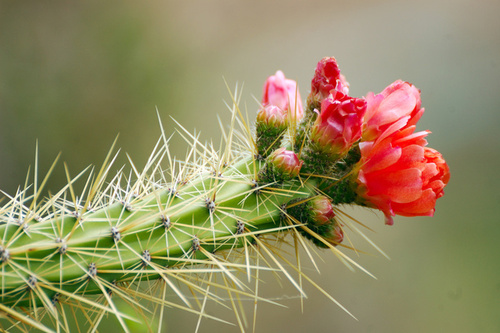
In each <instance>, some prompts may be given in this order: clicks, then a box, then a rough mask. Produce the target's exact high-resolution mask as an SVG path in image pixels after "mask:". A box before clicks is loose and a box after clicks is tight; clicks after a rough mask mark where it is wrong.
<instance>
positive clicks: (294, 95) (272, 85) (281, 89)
mask: <svg viewBox="0 0 500 333" xmlns="http://www.w3.org/2000/svg"><path fill="white" fill-rule="evenodd" d="M262 105H263V106H267V105H274V106H277V107H279V108H280V109H281V110H283V111H285V113H287V112H293V115H295V117H296V119H297V121H299V120H301V119H302V117H303V115H304V110H303V108H302V101H301V99H300V94H299V91H298V90H297V82H295V81H294V80H290V79H287V78H285V74H283V72H282V71H277V72H276V74H275V75H272V76H270V77H268V78H267V80H266V83H265V84H264V93H263V96H262Z"/></svg>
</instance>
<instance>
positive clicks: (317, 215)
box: [309, 195, 335, 225]
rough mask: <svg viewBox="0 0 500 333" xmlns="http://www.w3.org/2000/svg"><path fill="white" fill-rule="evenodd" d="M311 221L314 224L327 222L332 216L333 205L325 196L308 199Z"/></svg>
mask: <svg viewBox="0 0 500 333" xmlns="http://www.w3.org/2000/svg"><path fill="white" fill-rule="evenodd" d="M309 209H310V214H311V222H313V223H314V224H316V225H324V224H326V223H329V222H330V221H331V220H332V219H333V218H334V217H335V213H334V212H333V206H332V203H331V201H330V199H328V198H327V197H325V196H323V195H320V196H317V197H315V198H314V199H312V200H310V201H309Z"/></svg>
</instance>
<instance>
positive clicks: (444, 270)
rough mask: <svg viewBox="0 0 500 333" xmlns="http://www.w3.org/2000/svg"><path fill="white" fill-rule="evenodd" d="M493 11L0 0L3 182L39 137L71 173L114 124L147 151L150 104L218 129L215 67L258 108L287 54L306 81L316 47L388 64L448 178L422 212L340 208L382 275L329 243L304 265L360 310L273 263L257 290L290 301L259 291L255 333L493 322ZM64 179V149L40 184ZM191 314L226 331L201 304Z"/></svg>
mask: <svg viewBox="0 0 500 333" xmlns="http://www.w3.org/2000/svg"><path fill="white" fill-rule="evenodd" d="M499 13H500V2H499V1H498V0H481V1H476V0H420V1H401V0H394V1H371V0H364V1H350V2H344V1H331V0H330V1H326V0H325V1H307V2H306V1H299V0H289V1H275V2H270V1H263V0H258V1H222V0H217V1H192V0H188V1H182V2H181V1H147V2H138V1H131V0H130V1H105V2H103V1H86V2H81V3H74V2H67V1H51V2H42V1H0V188H1V189H2V190H4V191H5V192H6V193H9V194H14V193H15V191H16V189H17V186H18V185H19V184H22V183H24V179H25V175H26V172H27V170H28V166H29V165H33V163H34V152H35V142H36V140H38V142H39V147H40V162H39V166H40V170H41V172H46V170H47V169H48V168H49V166H50V164H51V163H52V160H53V159H54V158H55V156H56V155H57V153H58V152H59V151H62V152H63V155H62V159H63V160H64V161H66V162H67V163H68V165H69V169H70V170H71V173H72V174H73V175H75V174H76V173H77V172H79V171H80V170H82V169H83V168H85V167H86V166H87V165H89V164H96V165H100V163H101V162H102V160H103V159H104V156H105V155H106V153H107V151H108V149H109V147H110V145H111V143H112V141H113V139H114V138H115V136H116V135H117V134H118V133H120V138H119V143H118V146H120V147H122V148H123V151H124V152H128V153H129V154H130V155H131V156H132V158H133V159H134V162H135V163H136V164H137V165H138V166H139V167H142V166H143V165H144V164H145V162H146V159H147V156H148V154H149V152H150V151H151V150H152V148H153V145H154V143H155V142H156V140H157V138H158V137H159V135H160V130H159V126H158V121H157V116H156V111H155V109H156V108H158V110H159V113H160V115H161V117H162V119H163V122H164V125H165V128H166V131H167V133H169V132H172V131H173V129H174V127H175V126H174V124H173V121H171V119H170V116H172V117H174V118H175V119H177V120H178V121H180V122H181V123H182V124H184V125H185V126H186V128H187V129H189V130H195V129H196V130H201V131H202V135H201V138H202V140H209V139H211V138H213V139H214V141H217V142H218V140H219V130H218V121H217V118H216V114H219V115H221V117H222V118H223V119H227V116H228V113H227V111H226V109H225V105H224V100H226V101H230V98H229V94H228V93H227V91H226V88H225V84H224V80H223V77H224V78H225V80H226V81H227V82H228V84H229V86H230V87H231V88H234V87H235V86H236V83H239V85H241V84H242V83H244V94H243V98H242V103H243V104H242V105H244V106H246V107H247V108H248V110H249V111H250V112H253V110H255V109H256V108H257V103H256V102H255V100H254V96H255V97H256V98H257V99H260V95H261V90H262V85H263V82H264V80H265V79H266V77H267V76H268V75H271V74H273V73H274V72H275V71H276V70H278V69H281V70H283V71H284V72H285V74H286V75H287V77H290V78H293V79H296V80H297V81H298V82H299V86H300V89H301V93H302V97H303V98H305V97H306V96H307V94H308V89H309V82H310V78H311V76H312V73H313V70H314V67H315V64H316V62H317V61H318V60H319V59H321V58H322V57H324V56H335V57H336V58H337V60H338V62H339V64H340V67H341V70H342V72H343V73H344V74H345V75H346V77H347V79H348V81H349V82H350V84H351V95H353V96H362V95H364V94H366V92H368V91H374V92H379V91H381V90H382V89H383V88H384V87H385V86H387V85H388V84H389V83H391V82H393V81H394V80H396V79H403V80H407V81H410V82H412V83H414V84H415V85H416V86H417V87H418V88H420V89H421V90H422V99H423V106H424V107H425V108H426V113H425V115H424V117H423V118H422V120H421V121H420V124H419V129H420V130H423V129H430V130H431V131H432V132H433V134H431V135H430V137H429V142H430V146H432V147H434V148H436V149H438V150H440V151H441V152H442V153H443V155H444V156H445V158H446V159H447V161H448V163H449V165H450V168H451V173H452V178H451V182H450V184H449V186H448V187H447V189H446V195H445V196H444V197H443V198H442V199H440V200H439V202H438V205H437V212H436V216H435V217H434V218H412V219H408V218H397V219H396V222H395V226H393V227H387V226H384V225H383V218H382V216H380V215H378V216H377V215H375V214H373V213H371V212H366V211H362V210H354V211H353V214H355V215H356V216H357V217H359V218H360V219H362V220H363V221H364V222H365V223H367V224H368V225H369V226H370V227H373V229H374V230H375V231H374V232H373V233H370V234H369V235H370V237H371V238H372V239H373V240H374V241H375V242H376V243H377V244H378V245H380V246H381V247H382V248H383V249H384V250H385V251H386V252H387V254H388V255H389V256H390V257H391V260H390V261H389V260H386V259H385V258H383V257H382V256H380V255H377V254H376V253H375V251H374V250H372V249H370V248H369V247H368V246H367V245H363V244H360V245H359V246H360V247H361V248H362V249H364V250H367V251H369V252H370V253H372V254H375V255H373V256H372V255H361V256H360V257H359V260H358V261H359V262H360V263H361V264H362V265H363V266H364V267H366V268H367V269H368V270H369V271H371V272H372V273H373V274H375V275H376V276H377V278H378V279H377V280H374V279H372V278H370V277H368V276H367V275H365V274H363V273H361V272H356V273H352V272H350V271H349V270H347V269H346V268H345V267H344V266H343V265H342V264H341V263H340V262H338V260H336V259H335V258H334V257H333V256H332V255H331V254H330V253H328V252H325V253H324V254H325V255H324V262H322V263H320V269H321V274H320V275H318V274H316V273H315V272H314V271H312V268H311V272H310V274H311V276H312V277H313V278H314V279H315V281H317V282H318V283H319V284H320V285H321V286H323V287H324V288H325V289H326V290H327V291H329V292H330V293H331V294H332V295H334V296H335V297H336V298H337V299H338V300H339V301H340V302H341V303H342V304H343V305H344V306H346V307H347V308H348V309H349V310H350V311H351V312H352V313H353V314H354V315H355V316H356V317H357V318H358V321H355V320H353V319H351V318H350V317H349V316H348V315H346V314H345V313H344V312H342V311H341V310H340V309H339V308H338V307H336V306H335V305H334V304H332V303H331V302H330V301H329V300H327V299H326V298H325V297H324V296H322V295H321V294H320V293H319V292H317V291H315V290H314V288H312V287H311V286H306V292H307V294H308V296H309V299H308V300H306V301H305V304H304V311H303V312H304V313H303V314H301V309H300V301H299V299H297V297H298V294H297V292H296V290H294V289H293V288H292V287H290V286H288V285H286V284H285V286H284V288H281V287H278V288H276V286H277V284H276V283H275V282H274V279H273V277H269V278H268V279H267V280H268V281H267V282H268V283H266V285H265V286H262V288H263V290H261V294H262V295H266V296H269V297H275V298H277V299H280V300H281V302H282V303H283V304H284V305H286V306H287V307H288V309H282V308H278V307H274V306H267V305H262V306H261V307H260V308H259V312H258V325H257V332H279V331H286V332H308V331H309V332H316V331H317V332H321V331H322V332H499V331H500V260H499V258H498V257H499V254H500V245H499V241H498V240H499V238H500V217H499V216H500V211H495V209H499V208H500V195H499V187H500V181H499V178H500V177H499V176H498V170H499V167H498V165H499V164H500V139H499V137H498V136H496V135H498V132H499V130H500V110H499V105H500V20H498V14H499ZM174 142H175V147H174V148H173V149H174V152H175V154H177V155H178V156H182V155H183V154H184V152H185V151H186V149H187V146H186V145H185V144H183V143H182V141H181V140H177V141H174ZM124 156H125V154H123V153H122V154H121V159H120V160H119V161H118V163H117V168H118V167H119V166H121V164H122V163H124V162H125V157H124ZM64 184H65V176H64V170H63V168H62V164H59V166H58V168H57V169H56V170H55V174H54V176H53V177H52V180H51V182H50V183H49V184H48V190H51V191H52V192H54V191H57V190H58V189H59V188H60V187H61V186H62V185H64ZM353 255H354V256H355V254H353ZM307 269H309V268H307ZM251 303H252V302H250V301H249V302H248V308H249V309H251V307H252V304H251ZM219 310H220V311H219ZM210 313H211V314H215V315H222V316H225V318H229V319H231V320H232V321H233V322H235V319H234V318H231V317H230V316H228V315H225V314H224V309H219V308H217V307H213V310H211V311H210ZM248 315H249V319H250V322H251V318H252V314H251V312H249V313H248ZM167 316H168V317H167V321H168V323H167V326H168V329H169V332H179V331H187V332H189V331H193V330H194V327H195V325H196V317H195V316H192V315H189V314H187V313H183V312H179V311H169V312H168V313H167ZM250 329H251V328H250ZM200 331H201V332H216V331H224V332H236V331H238V330H237V329H236V328H235V327H232V326H226V325H223V324H219V323H215V322H211V321H209V320H204V321H203V325H202V327H201V330H200Z"/></svg>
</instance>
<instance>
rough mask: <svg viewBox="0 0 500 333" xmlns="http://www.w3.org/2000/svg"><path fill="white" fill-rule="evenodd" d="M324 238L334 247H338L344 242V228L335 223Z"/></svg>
mask: <svg viewBox="0 0 500 333" xmlns="http://www.w3.org/2000/svg"><path fill="white" fill-rule="evenodd" d="M323 238H324V239H325V240H326V241H327V242H328V243H330V244H332V245H338V244H340V243H342V241H343V240H344V231H343V230H342V227H341V226H340V225H339V224H338V223H337V222H335V223H334V224H332V225H331V228H330V229H329V230H328V233H327V234H326V235H324V236H323Z"/></svg>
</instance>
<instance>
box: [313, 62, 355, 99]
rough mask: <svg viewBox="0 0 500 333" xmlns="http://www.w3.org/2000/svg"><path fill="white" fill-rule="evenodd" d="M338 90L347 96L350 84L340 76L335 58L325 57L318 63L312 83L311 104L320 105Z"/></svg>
mask: <svg viewBox="0 0 500 333" xmlns="http://www.w3.org/2000/svg"><path fill="white" fill-rule="evenodd" d="M332 90H337V91H338V92H341V93H343V94H345V95H347V94H348V93H349V83H348V82H347V81H346V79H345V77H344V76H343V75H342V74H340V69H339V67H338V65H337V61H336V60H335V58H333V57H325V58H323V59H321V60H320V61H319V62H318V65H317V66H316V71H315V72H314V77H313V79H312V81H311V93H310V95H309V97H308V102H309V103H310V104H319V103H321V101H323V100H324V99H325V98H327V97H328V95H330V92H331V91H332Z"/></svg>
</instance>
